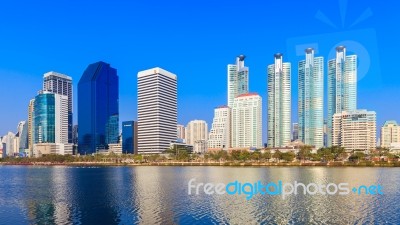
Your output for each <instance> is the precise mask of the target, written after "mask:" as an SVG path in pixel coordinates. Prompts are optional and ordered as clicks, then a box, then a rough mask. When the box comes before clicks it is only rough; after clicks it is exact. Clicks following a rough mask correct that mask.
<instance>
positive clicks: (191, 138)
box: [185, 120, 208, 150]
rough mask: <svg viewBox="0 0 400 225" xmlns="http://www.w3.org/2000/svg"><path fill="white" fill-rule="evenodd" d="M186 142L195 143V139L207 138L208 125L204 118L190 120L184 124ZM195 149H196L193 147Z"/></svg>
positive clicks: (205, 139) (202, 139)
mask: <svg viewBox="0 0 400 225" xmlns="http://www.w3.org/2000/svg"><path fill="white" fill-rule="evenodd" d="M185 130H186V134H185V136H186V143H187V144H189V145H193V146H194V145H195V143H196V142H197V141H205V142H206V143H207V140H208V125H207V123H206V121H204V120H192V121H190V122H189V123H188V124H187V126H186V129H185ZM195 150H196V149H195Z"/></svg>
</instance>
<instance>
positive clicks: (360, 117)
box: [332, 109, 376, 151]
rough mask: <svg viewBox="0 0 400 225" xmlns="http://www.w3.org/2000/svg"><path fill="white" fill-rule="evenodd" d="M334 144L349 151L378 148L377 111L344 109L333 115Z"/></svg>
mask: <svg viewBox="0 0 400 225" xmlns="http://www.w3.org/2000/svg"><path fill="white" fill-rule="evenodd" d="M332 137H333V138H332V145H334V146H341V147H343V148H345V149H346V150H347V151H354V150H363V151H368V150H374V149H375V148H376V113H375V112H373V111H367V110H365V109H363V110H354V111H343V112H341V113H335V115H333V127H332Z"/></svg>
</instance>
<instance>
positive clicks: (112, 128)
mask: <svg viewBox="0 0 400 225" xmlns="http://www.w3.org/2000/svg"><path fill="white" fill-rule="evenodd" d="M118 92H119V78H118V75H117V70H116V69H115V68H112V67H111V66H110V64H108V63H105V62H96V63H93V64H90V65H89V66H88V67H87V68H86V70H85V71H84V73H83V75H82V77H81V79H80V81H79V84H78V122H79V136H78V152H79V154H81V155H85V154H92V153H95V152H97V151H100V150H105V149H108V145H109V144H116V143H117V142H118V137H119V129H118V127H119V103H118V102H119V95H118Z"/></svg>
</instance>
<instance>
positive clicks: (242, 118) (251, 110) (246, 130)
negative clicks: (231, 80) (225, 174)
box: [232, 93, 290, 148]
mask: <svg viewBox="0 0 400 225" xmlns="http://www.w3.org/2000/svg"><path fill="white" fill-rule="evenodd" d="M289 138H290V133H289ZM262 146H263V144H262V101H261V96H259V95H258V94H256V93H247V94H241V95H239V96H237V97H236V98H235V99H234V102H233V106H232V147H233V148H261V147H262Z"/></svg>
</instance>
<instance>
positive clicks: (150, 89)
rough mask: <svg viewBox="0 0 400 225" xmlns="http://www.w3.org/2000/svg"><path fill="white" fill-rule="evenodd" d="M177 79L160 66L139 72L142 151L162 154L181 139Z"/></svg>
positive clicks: (139, 141) (139, 137)
mask: <svg viewBox="0 0 400 225" xmlns="http://www.w3.org/2000/svg"><path fill="white" fill-rule="evenodd" d="M177 107H178V103H177V76H176V75H175V74H173V73H171V72H168V71H166V70H164V69H161V68H159V67H156V68H153V69H149V70H145V71H140V72H139V73H138V152H139V153H162V152H164V151H165V150H167V149H169V147H170V144H171V142H175V141H176V139H177V137H176V136H177V133H176V129H177V125H178V123H177Z"/></svg>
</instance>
